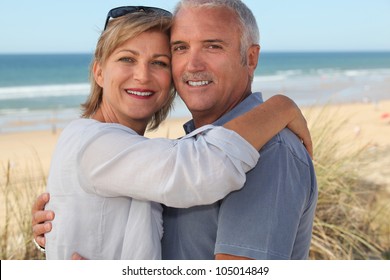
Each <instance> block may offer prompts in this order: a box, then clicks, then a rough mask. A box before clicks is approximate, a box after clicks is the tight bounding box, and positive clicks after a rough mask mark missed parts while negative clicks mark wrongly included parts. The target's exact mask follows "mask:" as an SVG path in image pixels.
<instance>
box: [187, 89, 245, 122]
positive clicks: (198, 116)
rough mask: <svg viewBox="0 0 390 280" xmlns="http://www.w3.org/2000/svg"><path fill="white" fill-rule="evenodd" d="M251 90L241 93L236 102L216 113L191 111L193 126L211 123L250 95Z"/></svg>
mask: <svg viewBox="0 0 390 280" xmlns="http://www.w3.org/2000/svg"><path fill="white" fill-rule="evenodd" d="M251 93H252V92H251V91H248V92H247V93H246V94H243V95H242V97H241V98H240V99H239V100H237V101H236V102H234V103H232V104H231V105H230V106H229V107H227V108H226V110H225V111H222V112H219V113H218V114H217V113H215V112H211V113H210V112H193V111H192V112H191V113H192V120H193V122H194V126H195V128H199V127H202V126H204V125H208V124H212V123H214V122H216V121H217V120H218V119H219V118H221V117H222V116H224V115H225V114H227V113H228V112H230V111H231V110H233V108H235V107H236V106H237V105H238V104H240V103H241V102H242V101H243V100H244V99H245V98H247V97H248V96H249V95H251Z"/></svg>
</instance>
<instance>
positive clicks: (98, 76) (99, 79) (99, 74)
mask: <svg viewBox="0 0 390 280" xmlns="http://www.w3.org/2000/svg"><path fill="white" fill-rule="evenodd" d="M92 69H93V77H94V79H95V81H96V83H97V84H98V85H99V86H100V87H101V88H103V82H104V78H103V69H102V67H101V66H100V63H99V62H97V61H95V62H94V63H93V68H92Z"/></svg>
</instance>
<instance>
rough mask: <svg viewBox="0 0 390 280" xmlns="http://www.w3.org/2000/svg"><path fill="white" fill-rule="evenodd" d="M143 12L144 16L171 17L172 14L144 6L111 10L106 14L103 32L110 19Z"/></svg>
mask: <svg viewBox="0 0 390 280" xmlns="http://www.w3.org/2000/svg"><path fill="white" fill-rule="evenodd" d="M137 12H144V13H146V14H149V13H155V14H157V15H161V16H167V17H172V14H171V13H170V12H168V11H166V10H164V9H160V8H155V7H145V6H123V7H118V8H114V9H111V10H110V11H109V12H108V14H107V19H106V23H105V24H104V30H106V28H107V25H108V22H109V21H110V18H118V17H121V16H124V15H127V14H132V13H137Z"/></svg>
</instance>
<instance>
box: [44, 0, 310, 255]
mask: <svg viewBox="0 0 390 280" xmlns="http://www.w3.org/2000/svg"><path fill="white" fill-rule="evenodd" d="M171 50H172V72H173V78H174V82H175V85H176V88H177V91H178V92H179V94H180V96H181V98H182V99H183V100H184V102H185V103H186V105H187V107H188V108H189V110H190V111H191V113H192V116H193V120H192V121H191V122H189V123H187V124H185V129H186V132H187V133H189V132H190V131H192V130H194V129H196V128H197V127H200V126H202V125H205V124H210V123H214V124H216V125H223V124H224V123H225V122H227V121H229V120H230V119H232V118H234V117H236V116H238V115H241V114H243V113H245V112H246V111H248V110H250V109H251V108H253V107H254V106H256V105H258V104H259V103H261V102H262V98H261V94H260V93H253V94H252V93H251V83H252V79H253V75H254V71H255V69H256V67H257V62H258V58H259V52H260V46H259V32H258V27H257V24H256V20H255V18H254V16H253V14H252V12H251V11H250V10H249V9H248V8H247V7H246V6H245V4H243V3H242V2H241V1H239V0H229V1H221V0H182V1H180V2H179V4H178V6H177V7H176V10H175V13H174V22H173V26H172V32H171ZM260 154H261V160H260V161H259V163H258V164H257V166H256V167H255V168H254V169H253V170H251V171H250V172H249V173H248V174H247V181H246V184H245V187H244V188H243V189H242V190H240V191H238V192H235V193H232V194H230V195H228V196H227V197H226V198H225V199H223V200H222V201H219V202H217V203H215V204H213V205H208V206H199V207H193V208H189V209H174V208H165V209H164V237H163V240H162V251H163V258H164V259H214V258H216V259H305V258H307V256H308V252H309V248H310V240H311V232H312V224H313V219H314V212H315V206H316V202H317V184H316V179H315V174H314V168H313V164H312V161H311V159H310V157H309V155H308V154H307V152H306V150H305V148H304V147H303V145H302V144H301V143H300V141H299V139H298V138H297V137H296V136H295V135H294V134H293V133H291V132H290V131H289V130H287V129H285V130H283V131H282V132H281V133H279V134H278V135H276V136H275V137H274V138H273V139H272V140H271V141H269V142H268V143H267V144H266V145H265V146H264V147H263V148H262V149H261V150H260ZM221 168H223V167H221ZM194 179H195V178H194ZM49 215H50V213H49ZM37 220H38V219H37ZM48 227H50V225H48Z"/></svg>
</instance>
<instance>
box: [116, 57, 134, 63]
mask: <svg viewBox="0 0 390 280" xmlns="http://www.w3.org/2000/svg"><path fill="white" fill-rule="evenodd" d="M119 61H122V62H134V59H133V58H131V57H121V58H120V59H119Z"/></svg>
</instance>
